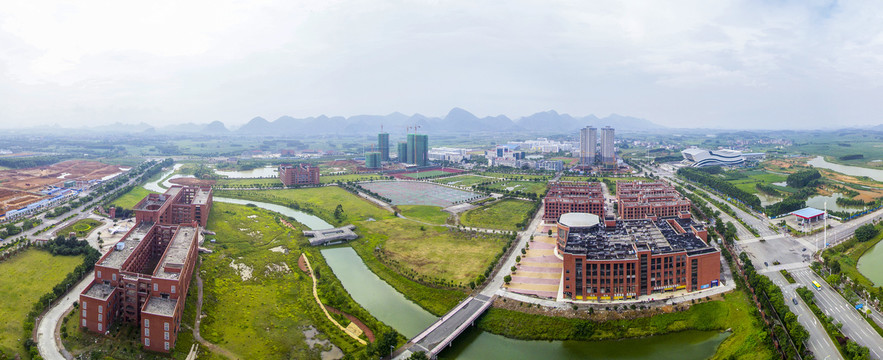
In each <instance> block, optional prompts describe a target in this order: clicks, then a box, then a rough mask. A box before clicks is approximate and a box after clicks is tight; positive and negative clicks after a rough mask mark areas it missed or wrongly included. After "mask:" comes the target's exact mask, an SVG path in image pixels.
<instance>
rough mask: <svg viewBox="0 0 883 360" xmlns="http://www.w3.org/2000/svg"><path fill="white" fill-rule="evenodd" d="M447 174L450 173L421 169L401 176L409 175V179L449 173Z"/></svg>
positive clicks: (447, 173)
mask: <svg viewBox="0 0 883 360" xmlns="http://www.w3.org/2000/svg"><path fill="white" fill-rule="evenodd" d="M449 174H450V173H449V172H447V171H441V170H430V171H421V172H417V173H410V174H402V176H404V177H409V178H411V179H425V178H428V177H433V176H442V175H449Z"/></svg>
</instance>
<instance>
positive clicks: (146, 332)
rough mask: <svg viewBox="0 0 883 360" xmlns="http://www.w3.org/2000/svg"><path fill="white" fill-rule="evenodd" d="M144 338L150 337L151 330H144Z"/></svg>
mask: <svg viewBox="0 0 883 360" xmlns="http://www.w3.org/2000/svg"><path fill="white" fill-rule="evenodd" d="M144 336H150V329H149V328H144Z"/></svg>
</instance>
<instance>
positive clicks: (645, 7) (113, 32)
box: [0, 0, 883, 128]
mask: <svg viewBox="0 0 883 360" xmlns="http://www.w3.org/2000/svg"><path fill="white" fill-rule="evenodd" d="M2 9H3V10H2V11H0V49H2V50H0V127H4V128H10V127H22V126H31V125H42V124H59V125H62V126H77V125H97V124H106V123H113V122H124V123H137V122H141V121H145V122H148V123H152V124H157V125H162V124H170V123H176V122H198V123H205V122H209V121H214V120H220V121H223V122H224V123H226V124H228V125H234V126H235V125H241V124H243V123H245V122H246V121H248V120H249V119H251V118H252V117H254V116H263V117H265V118H267V119H270V120H273V119H276V118H277V117H279V116H282V115H291V116H295V117H306V116H314V115H319V114H328V115H344V116H349V115H356V114H386V113H390V112H393V111H399V112H403V113H406V114H411V113H415V112H419V113H421V114H425V115H432V116H443V115H444V114H445V113H447V111H448V110H450V109H451V108H452V107H455V106H457V107H462V108H465V109H467V110H469V111H471V112H473V113H475V114H476V115H479V116H486V115H498V114H504V115H507V116H509V117H512V118H516V117H520V116H524V115H529V114H532V113H535V112H539V111H545V110H548V109H555V110H557V111H559V112H566V113H570V114H572V115H578V116H582V115H588V114H596V115H598V116H606V115H607V114H610V113H618V114H623V115H631V116H636V117H643V118H646V119H648V120H651V121H654V122H656V123H659V124H663V125H667V126H677V127H698V126H702V127H717V128H720V127H724V128H800V127H809V128H824V127H833V126H850V125H876V124H881V123H883V117H881V115H880V114H881V113H883V89H881V85H883V2H881V1H875V0H871V1H846V2H836V1H833V2H832V1H812V0H795V1H707V0H702V1H657V0H653V1H626V2H624V1H597V0H592V1H578V0H577V1H564V2H561V1H558V2H552V1H518V0H515V1H475V0H469V1H450V2H449V1H351V2H337V1H329V0H321V1H305V2H304V1H291V0H282V1H252V0H248V1H237V2H222V1H192V0H187V1H149V2H130V1H64V2H46V1H20V2H10V1H3V3H2Z"/></svg>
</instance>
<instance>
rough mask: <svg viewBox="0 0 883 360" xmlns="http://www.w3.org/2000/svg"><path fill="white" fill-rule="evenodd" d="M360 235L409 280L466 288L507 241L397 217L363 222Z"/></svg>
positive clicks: (361, 242) (386, 261) (490, 262)
mask: <svg viewBox="0 0 883 360" xmlns="http://www.w3.org/2000/svg"><path fill="white" fill-rule="evenodd" d="M357 226H359V231H358V232H359V233H360V234H362V236H363V237H364V238H365V240H364V241H360V244H366V245H368V244H370V245H372V246H371V248H375V247H379V250H378V251H375V256H378V257H379V258H380V260H381V261H383V263H384V264H385V265H387V266H389V267H391V268H393V269H394V270H396V271H397V272H399V273H401V274H403V275H405V276H407V277H408V278H410V279H412V280H417V281H420V282H423V283H426V284H433V285H439V286H445V287H460V288H464V289H468V284H469V282H471V281H472V280H473V279H475V278H476V277H477V276H478V275H479V274H484V271H485V270H486V269H487V268H488V266H490V265H491V264H492V263H493V261H494V259H495V257H496V256H497V254H499V253H501V252H502V250H503V246H504V245H505V244H506V243H507V242H508V239H506V238H504V237H502V236H500V235H492V234H484V233H478V234H472V233H469V232H460V231H458V230H456V229H452V228H447V227H442V226H426V225H421V224H418V223H415V222H412V221H408V220H405V219H399V218H388V219H384V220H382V221H364V222H361V223H360V224H359V225H357ZM378 253H379V254H378Z"/></svg>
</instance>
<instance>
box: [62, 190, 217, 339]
mask: <svg viewBox="0 0 883 360" xmlns="http://www.w3.org/2000/svg"><path fill="white" fill-rule="evenodd" d="M211 205H212V190H211V189H210V188H196V187H181V186H173V187H171V188H169V190H168V191H166V193H165V194H151V195H148V196H147V197H145V198H144V199H143V200H141V202H139V203H138V204H137V205H135V219H136V224H135V226H134V227H133V228H132V230H129V232H128V233H126V235H125V236H123V238H122V239H121V240H120V241H119V242H118V243H116V244H115V245H114V247H113V249H111V250H110V251H109V252H108V253H107V254H105V255H104V256H102V257H101V259H99V260H98V262H97V263H95V279H94V280H93V281H92V283H91V284H90V285H89V287H87V288H86V290H84V291H83V292H82V293H81V294H80V316H79V318H80V326H82V327H85V328H87V329H88V330H90V331H93V332H98V333H106V332H107V331H108V328H109V327H110V326H111V324H112V323H113V322H115V321H124V322H129V323H134V324H138V327H139V328H140V329H141V331H140V332H141V344H142V345H143V346H144V348H145V349H148V350H152V351H159V352H169V351H170V350H171V349H172V348H174V347H175V341H176V340H177V338H178V330H179V329H180V325H181V314H182V313H183V311H184V299H185V298H186V296H187V290H188V287H189V286H190V279H191V277H192V275H193V268H194V266H195V265H196V260H197V257H198V255H197V254H198V247H199V232H200V227H201V226H205V224H206V221H207V219H208V215H209V211H210V210H211Z"/></svg>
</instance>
